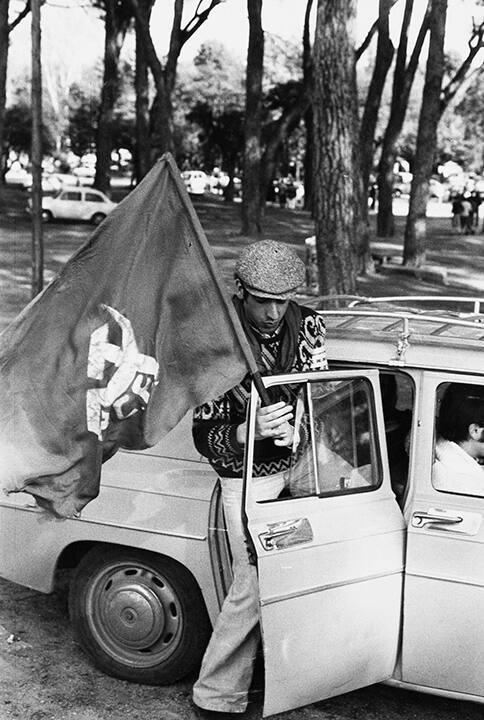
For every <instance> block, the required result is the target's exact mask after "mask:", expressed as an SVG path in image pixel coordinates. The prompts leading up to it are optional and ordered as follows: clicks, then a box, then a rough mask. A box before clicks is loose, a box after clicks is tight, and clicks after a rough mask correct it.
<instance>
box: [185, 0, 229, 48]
mask: <svg viewBox="0 0 484 720" xmlns="http://www.w3.org/2000/svg"><path fill="white" fill-rule="evenodd" d="M222 2H225V0H210V5H209V6H208V7H207V8H206V9H205V10H202V12H199V10H200V6H201V5H202V4H203V0H199V2H198V5H197V8H196V10H195V12H194V14H193V17H192V18H191V19H190V20H189V21H188V22H187V24H186V25H185V27H184V28H182V30H181V33H182V43H181V44H182V45H184V44H185V43H186V41H187V40H189V39H190V38H191V36H192V35H193V33H194V32H196V31H197V30H198V28H199V27H200V26H201V25H203V23H204V22H205V20H206V19H207V18H208V16H209V15H210V13H211V12H212V10H213V9H214V8H216V7H217V5H220V4H221V3H222Z"/></svg>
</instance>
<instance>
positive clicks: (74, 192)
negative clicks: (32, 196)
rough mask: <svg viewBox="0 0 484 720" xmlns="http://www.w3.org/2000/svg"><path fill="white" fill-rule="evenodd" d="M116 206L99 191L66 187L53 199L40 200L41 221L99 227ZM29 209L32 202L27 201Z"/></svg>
mask: <svg viewBox="0 0 484 720" xmlns="http://www.w3.org/2000/svg"><path fill="white" fill-rule="evenodd" d="M116 205H117V203H115V202H113V201H112V200H110V199H109V198H108V197H107V196H106V195H105V194H104V193H102V192H100V191H99V190H93V189H91V188H86V187H77V186H75V187H74V186H72V187H69V186H66V187H63V188H62V190H60V191H59V192H58V193H57V194H56V195H54V196H53V197H43V198H42V220H43V221H44V222H51V221H52V220H85V221H88V222H91V223H92V224H93V225H99V223H101V222H102V221H103V220H104V218H105V217H107V215H109V213H110V212H112V210H114V208H115V207H116ZM31 209H32V201H31V200H29V202H28V210H29V211H31Z"/></svg>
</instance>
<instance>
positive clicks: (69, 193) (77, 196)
mask: <svg viewBox="0 0 484 720" xmlns="http://www.w3.org/2000/svg"><path fill="white" fill-rule="evenodd" d="M60 200H76V201H77V202H80V201H81V193H80V192H76V191H75V190H66V191H65V192H63V193H62V195H61V196H60Z"/></svg>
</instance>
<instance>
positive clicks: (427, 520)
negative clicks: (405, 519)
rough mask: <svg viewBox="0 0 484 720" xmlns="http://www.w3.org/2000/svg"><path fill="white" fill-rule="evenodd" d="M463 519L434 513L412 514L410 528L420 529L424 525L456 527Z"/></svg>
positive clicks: (458, 516)
mask: <svg viewBox="0 0 484 720" xmlns="http://www.w3.org/2000/svg"><path fill="white" fill-rule="evenodd" d="M462 520H463V518H462V517H461V516H460V515H447V514H445V513H442V514H441V513H438V512H434V511H429V512H424V511H422V512H414V514H413V515H412V527H416V528H420V527H425V526H426V525H435V524H436V525H458V524H459V523H461V522H462Z"/></svg>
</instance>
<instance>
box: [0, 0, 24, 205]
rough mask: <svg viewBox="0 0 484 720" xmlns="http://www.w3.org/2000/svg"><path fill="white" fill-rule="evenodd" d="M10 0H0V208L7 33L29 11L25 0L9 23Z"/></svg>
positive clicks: (3, 168) (3, 155) (2, 174)
mask: <svg viewBox="0 0 484 720" xmlns="http://www.w3.org/2000/svg"><path fill="white" fill-rule="evenodd" d="M9 5H10V0H0V208H1V205H2V202H1V188H2V186H3V182H4V174H5V169H6V168H5V159H6V154H5V152H4V147H5V121H6V104H7V67H8V43H9V34H10V33H11V32H12V30H13V29H14V28H15V27H16V26H17V25H18V24H19V23H20V22H21V21H22V20H23V18H24V17H26V16H27V15H28V13H29V12H30V0H27V2H26V4H25V7H24V8H23V9H22V10H21V12H19V14H18V15H17V16H16V18H15V19H14V20H13V21H12V22H11V23H9Z"/></svg>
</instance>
